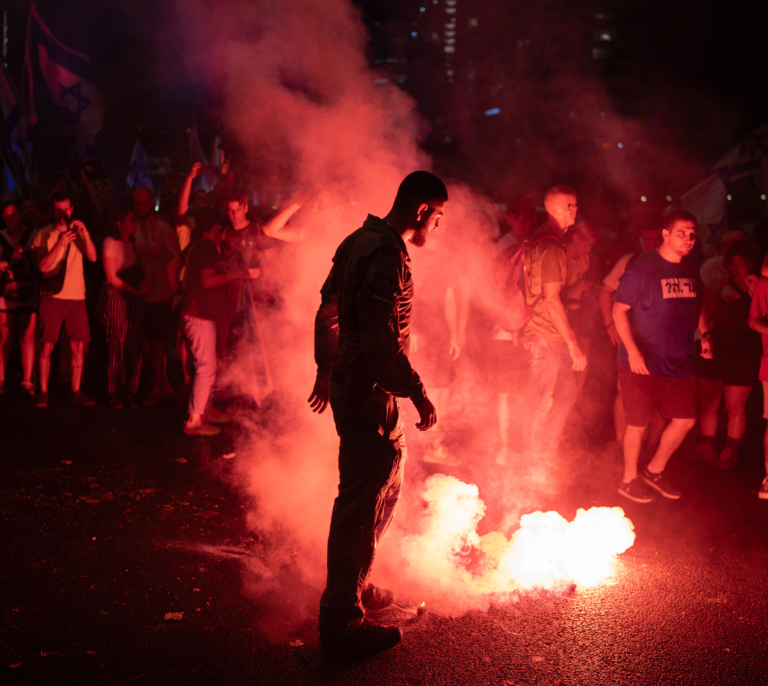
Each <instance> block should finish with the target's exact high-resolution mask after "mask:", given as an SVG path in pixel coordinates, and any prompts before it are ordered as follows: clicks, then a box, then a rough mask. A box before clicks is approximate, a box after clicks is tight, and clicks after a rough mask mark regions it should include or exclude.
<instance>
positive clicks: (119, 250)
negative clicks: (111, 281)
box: [101, 236, 138, 272]
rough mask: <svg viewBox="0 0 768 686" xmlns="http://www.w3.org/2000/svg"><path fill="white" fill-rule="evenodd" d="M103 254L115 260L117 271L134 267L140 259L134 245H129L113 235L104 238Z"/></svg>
mask: <svg viewBox="0 0 768 686" xmlns="http://www.w3.org/2000/svg"><path fill="white" fill-rule="evenodd" d="M101 254H102V256H103V257H111V258H112V259H113V260H115V271H117V272H119V271H122V270H123V269H128V268H129V267H132V266H133V265H134V264H136V262H137V261H138V258H137V256H136V250H135V249H134V247H133V246H132V245H127V244H125V243H123V241H119V240H117V239H115V238H112V237H111V236H107V237H106V238H105V239H104V243H103V244H102V246H101Z"/></svg>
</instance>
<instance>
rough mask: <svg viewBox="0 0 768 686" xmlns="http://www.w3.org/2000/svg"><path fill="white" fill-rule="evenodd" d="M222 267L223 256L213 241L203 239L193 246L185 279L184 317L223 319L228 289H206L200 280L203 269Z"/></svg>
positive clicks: (182, 309) (223, 287)
mask: <svg viewBox="0 0 768 686" xmlns="http://www.w3.org/2000/svg"><path fill="white" fill-rule="evenodd" d="M220 265H221V254H220V253H219V249H218V247H217V245H216V244H215V243H214V242H213V241H210V240H208V239H207V238H202V239H200V240H199V241H197V243H195V244H194V245H193V246H192V248H191V249H190V251H189V266H188V267H187V274H186V277H185V279H184V300H183V302H182V305H181V313H182V315H184V316H186V317H195V318H196V319H210V320H219V319H222V317H223V315H224V308H225V297H226V294H227V287H226V286H217V287H216V288H204V287H203V284H202V282H201V280H200V275H201V272H202V270H203V269H217V268H218V267H219V266H220Z"/></svg>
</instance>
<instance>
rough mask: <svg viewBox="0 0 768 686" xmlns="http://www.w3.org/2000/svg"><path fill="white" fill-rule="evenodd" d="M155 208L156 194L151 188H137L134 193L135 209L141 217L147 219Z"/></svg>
mask: <svg viewBox="0 0 768 686" xmlns="http://www.w3.org/2000/svg"><path fill="white" fill-rule="evenodd" d="M154 209H155V196H154V195H153V194H152V191H151V190H149V188H145V187H141V188H137V189H136V190H135V191H134V193H133V211H134V213H135V214H136V216H137V217H138V218H139V219H146V218H147V217H149V216H150V215H151V214H152V212H153V211H154Z"/></svg>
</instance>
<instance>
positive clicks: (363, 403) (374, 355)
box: [309, 171, 448, 653]
mask: <svg viewBox="0 0 768 686" xmlns="http://www.w3.org/2000/svg"><path fill="white" fill-rule="evenodd" d="M447 200H448V191H447V190H446V188H445V185H444V184H443V182H442V181H440V179H438V178H437V177H436V176H435V175H433V174H430V173H429V172H423V171H419V172H414V173H412V174H409V175H408V176H407V177H406V178H405V179H404V180H403V182H402V183H401V184H400V188H399V189H398V191H397V197H396V198H395V202H394V205H393V207H392V209H391V210H390V212H389V214H388V215H387V216H386V217H384V219H379V218H378V217H374V216H372V215H368V218H367V219H366V220H365V223H364V224H363V226H362V228H360V229H358V230H357V231H355V232H354V233H352V234H351V235H350V236H348V237H347V238H346V239H345V240H344V241H343V242H342V243H341V245H340V246H339V248H338V249H337V251H336V254H335V256H334V258H333V267H332V268H331V272H330V274H329V275H328V278H327V279H326V281H325V283H324V284H323V287H322V289H321V295H322V302H321V304H320V309H319V310H318V312H317V317H316V319H315V360H316V362H317V380H316V381H315V387H314V389H313V391H312V395H311V396H310V398H309V402H310V405H311V407H312V409H313V411H315V412H322V411H323V410H325V408H326V406H327V405H328V402H329V400H330V403H331V408H332V410H333V417H334V421H335V423H336V431H337V433H338V434H339V437H340V439H341V445H340V449H339V476H340V483H339V495H338V497H337V498H336V501H335V503H334V506H333V515H332V517H331V530H330V535H329V537H328V580H327V584H326V588H325V592H324V593H323V596H322V599H321V600H320V639H321V645H322V647H323V649H324V650H327V651H330V652H335V653H367V652H377V651H380V650H387V649H389V648H391V647H393V646H394V645H396V644H397V643H398V642H399V641H400V639H401V637H402V631H401V630H400V629H399V628H398V627H394V626H381V625H379V624H376V623H375V622H372V621H370V620H368V619H367V618H366V616H365V608H366V607H367V608H368V609H377V608H382V607H385V606H386V605H387V604H390V603H391V602H392V595H391V594H390V593H388V592H386V591H381V590H380V589H377V588H375V587H373V586H371V585H370V584H368V583H367V579H368V575H369V573H370V569H371V565H372V563H373V556H374V552H375V550H376V546H377V543H378V541H379V540H380V539H381V536H382V535H383V534H384V532H385V531H386V529H387V527H388V526H389V523H390V522H391V520H392V516H393V515H394V512H395V505H396V503H397V499H398V496H399V494H400V486H401V483H402V475H403V467H404V463H405V455H406V451H405V438H404V436H403V427H402V422H401V421H400V411H399V410H400V399H401V398H410V399H411V400H412V401H413V403H414V405H415V406H416V409H417V410H418V412H419V418H420V422H419V423H418V424H417V425H416V426H417V428H418V429H420V430H421V431H426V430H427V429H429V428H430V427H432V426H433V425H434V424H435V423H436V421H437V414H436V412H435V408H434V405H433V404H432V403H431V402H430V400H429V399H428V398H427V395H426V392H425V390H424V386H423V384H422V383H421V380H420V379H419V375H418V374H417V373H416V372H415V371H414V370H413V368H412V367H411V364H410V362H409V361H408V350H409V343H410V325H411V304H412V301H413V279H412V277H411V270H410V258H409V257H408V250H407V249H406V245H405V244H406V241H410V242H411V243H413V244H414V245H416V246H418V247H420V246H423V245H424V244H425V242H426V240H427V236H428V235H429V233H430V232H431V231H433V230H434V229H436V228H437V226H438V222H439V220H440V217H441V216H442V214H443V211H444V208H445V203H446V202H447Z"/></svg>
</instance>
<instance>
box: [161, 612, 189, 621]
mask: <svg viewBox="0 0 768 686" xmlns="http://www.w3.org/2000/svg"><path fill="white" fill-rule="evenodd" d="M183 617H184V613H183V612H166V613H165V614H164V615H163V619H164V620H165V621H166V622H167V621H168V620H169V619H173V620H175V621H177V622H178V621H181V619H182V618H183Z"/></svg>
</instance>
